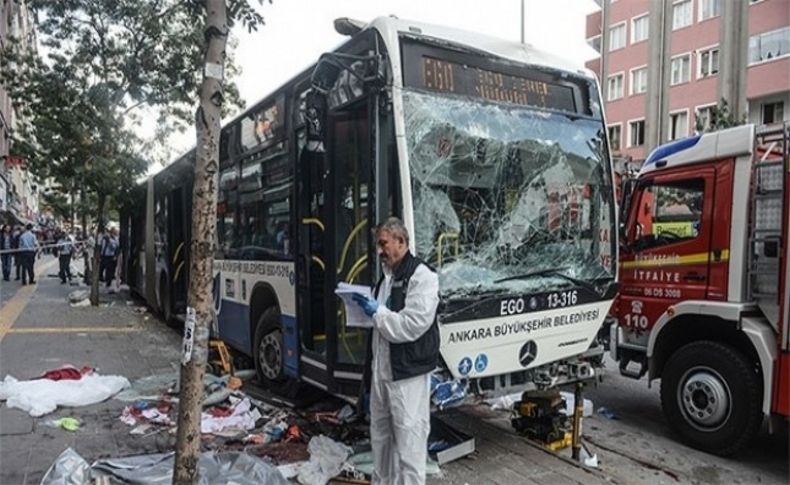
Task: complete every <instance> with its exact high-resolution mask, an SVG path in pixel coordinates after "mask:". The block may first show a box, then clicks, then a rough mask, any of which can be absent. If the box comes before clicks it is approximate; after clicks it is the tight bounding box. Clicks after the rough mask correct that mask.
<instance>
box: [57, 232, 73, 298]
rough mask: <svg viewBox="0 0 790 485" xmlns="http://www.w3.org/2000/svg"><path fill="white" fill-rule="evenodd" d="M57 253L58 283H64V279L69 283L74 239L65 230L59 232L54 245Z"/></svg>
mask: <svg viewBox="0 0 790 485" xmlns="http://www.w3.org/2000/svg"><path fill="white" fill-rule="evenodd" d="M55 249H56V251H57V255H58V263H60V271H59V272H58V276H60V284H61V285H65V284H66V279H68V281H69V283H71V255H72V254H73V253H74V241H72V240H71V237H69V235H68V234H67V233H66V232H65V231H62V232H61V233H60V237H59V238H58V243H57V246H56V247H55Z"/></svg>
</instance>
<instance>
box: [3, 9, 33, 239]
mask: <svg viewBox="0 0 790 485" xmlns="http://www.w3.org/2000/svg"><path fill="white" fill-rule="evenodd" d="M0 2H1V3H0V47H2V48H4V47H6V46H7V45H9V42H11V39H12V38H14V39H19V41H21V43H20V44H19V45H20V48H22V49H29V48H34V46H35V37H34V31H33V28H32V21H31V18H30V12H29V11H28V9H27V4H26V2H25V1H24V0H0ZM9 68H10V66H5V65H2V66H0V69H9ZM18 122H19V120H18V119H17V118H16V116H15V113H14V110H13V100H12V99H10V97H9V96H8V93H7V92H6V90H5V88H4V87H3V86H2V85H0V222H1V223H12V224H15V223H26V222H35V221H36V219H37V217H38V211H39V207H38V202H39V197H38V192H39V191H38V187H37V184H36V182H35V180H34V179H33V177H32V176H31V175H30V172H29V171H28V170H27V169H26V168H25V160H24V159H22V158H20V157H17V156H14V154H13V150H12V149H11V147H10V145H11V138H12V133H13V131H14V127H15V126H16V124H17V123H18Z"/></svg>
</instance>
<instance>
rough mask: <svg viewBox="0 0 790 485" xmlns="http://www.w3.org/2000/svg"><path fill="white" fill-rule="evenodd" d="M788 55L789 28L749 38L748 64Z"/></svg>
mask: <svg viewBox="0 0 790 485" xmlns="http://www.w3.org/2000/svg"><path fill="white" fill-rule="evenodd" d="M788 54H790V27H784V28H782V29H779V30H774V31H772V32H764V33H762V34H757V35H753V36H752V37H749V64H755V63H757V62H762V61H767V60H770V59H776V58H777V57H782V56H786V55H788Z"/></svg>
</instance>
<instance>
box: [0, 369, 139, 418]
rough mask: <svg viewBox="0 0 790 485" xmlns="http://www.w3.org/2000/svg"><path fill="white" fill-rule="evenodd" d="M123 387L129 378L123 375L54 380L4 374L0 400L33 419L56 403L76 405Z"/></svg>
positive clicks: (55, 406)
mask: <svg viewBox="0 0 790 485" xmlns="http://www.w3.org/2000/svg"><path fill="white" fill-rule="evenodd" d="M127 387H129V380H128V379H126V378H125V377H123V376H112V375H110V376H102V375H99V374H97V373H95V372H94V373H90V374H87V375H83V376H81V378H80V379H73V380H69V379H67V380H57V381H55V380H51V379H32V380H28V381H19V380H17V379H15V378H14V377H12V376H10V375H8V376H6V377H5V379H4V380H3V381H2V382H0V401H6V405H7V406H8V407H9V408H17V409H21V410H23V411H25V412H27V413H28V414H30V415H31V416H33V417H34V418H36V417H39V416H43V415H45V414H48V413H51V412H52V411H54V410H55V409H57V407H58V406H67V407H79V406H87V405H89V404H96V403H99V402H102V401H105V400H107V399H109V398H111V397H112V396H114V395H115V394H117V393H118V392H120V391H121V390H123V389H125V388H127Z"/></svg>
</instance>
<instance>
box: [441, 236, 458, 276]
mask: <svg viewBox="0 0 790 485" xmlns="http://www.w3.org/2000/svg"><path fill="white" fill-rule="evenodd" d="M460 237H461V236H460V235H459V234H458V233H457V232H443V233H441V234H439V237H438V238H437V239H436V267H437V268H441V267H442V259H443V253H444V250H443V246H442V242H444V239H445V238H446V239H455V244H454V245H453V246H454V247H455V254H454V255H453V256H455V257H456V258H457V257H458V252H459V239H460Z"/></svg>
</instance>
